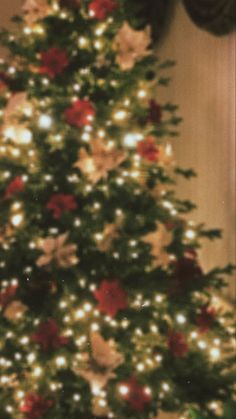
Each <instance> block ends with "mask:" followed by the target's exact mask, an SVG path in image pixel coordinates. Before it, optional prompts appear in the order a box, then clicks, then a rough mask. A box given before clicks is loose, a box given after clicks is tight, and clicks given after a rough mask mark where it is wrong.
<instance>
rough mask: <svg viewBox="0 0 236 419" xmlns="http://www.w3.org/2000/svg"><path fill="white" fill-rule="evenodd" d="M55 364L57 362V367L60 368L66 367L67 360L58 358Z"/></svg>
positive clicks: (61, 357) (62, 357)
mask: <svg viewBox="0 0 236 419" xmlns="http://www.w3.org/2000/svg"><path fill="white" fill-rule="evenodd" d="M55 362H56V366H57V367H59V368H62V367H65V366H66V358H65V357H64V356H58V357H57V358H56V360H55Z"/></svg>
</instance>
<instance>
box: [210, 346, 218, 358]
mask: <svg viewBox="0 0 236 419" xmlns="http://www.w3.org/2000/svg"><path fill="white" fill-rule="evenodd" d="M210 356H211V359H212V360H213V361H218V359H220V356H221V352H220V349H219V348H211V350H210Z"/></svg>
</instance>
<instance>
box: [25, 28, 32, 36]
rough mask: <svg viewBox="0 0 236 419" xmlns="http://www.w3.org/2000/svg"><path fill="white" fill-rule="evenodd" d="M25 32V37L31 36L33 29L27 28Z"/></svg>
mask: <svg viewBox="0 0 236 419" xmlns="http://www.w3.org/2000/svg"><path fill="white" fill-rule="evenodd" d="M23 32H24V34H25V35H31V33H32V29H31V28H29V27H28V26H25V27H24V29H23Z"/></svg>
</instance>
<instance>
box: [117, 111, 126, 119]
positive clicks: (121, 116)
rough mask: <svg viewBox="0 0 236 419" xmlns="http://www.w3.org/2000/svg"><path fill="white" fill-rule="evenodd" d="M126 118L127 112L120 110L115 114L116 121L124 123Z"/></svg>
mask: <svg viewBox="0 0 236 419" xmlns="http://www.w3.org/2000/svg"><path fill="white" fill-rule="evenodd" d="M126 116H127V113H126V111H123V110H120V111H117V112H116V113H115V114H114V119H115V120H116V121H123V120H124V119H125V118H126Z"/></svg>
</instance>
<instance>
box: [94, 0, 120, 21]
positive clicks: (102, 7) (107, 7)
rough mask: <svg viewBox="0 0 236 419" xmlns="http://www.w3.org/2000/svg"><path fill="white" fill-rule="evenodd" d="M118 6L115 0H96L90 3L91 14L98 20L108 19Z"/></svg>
mask: <svg viewBox="0 0 236 419" xmlns="http://www.w3.org/2000/svg"><path fill="white" fill-rule="evenodd" d="M117 8H118V4H117V2H116V1H115V0H94V1H92V2H91V3H90V5H89V11H90V14H91V16H92V17H94V18H95V19H98V20H104V19H106V17H107V16H109V15H110V14H111V13H112V12H113V11H114V10H116V9H117Z"/></svg>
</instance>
